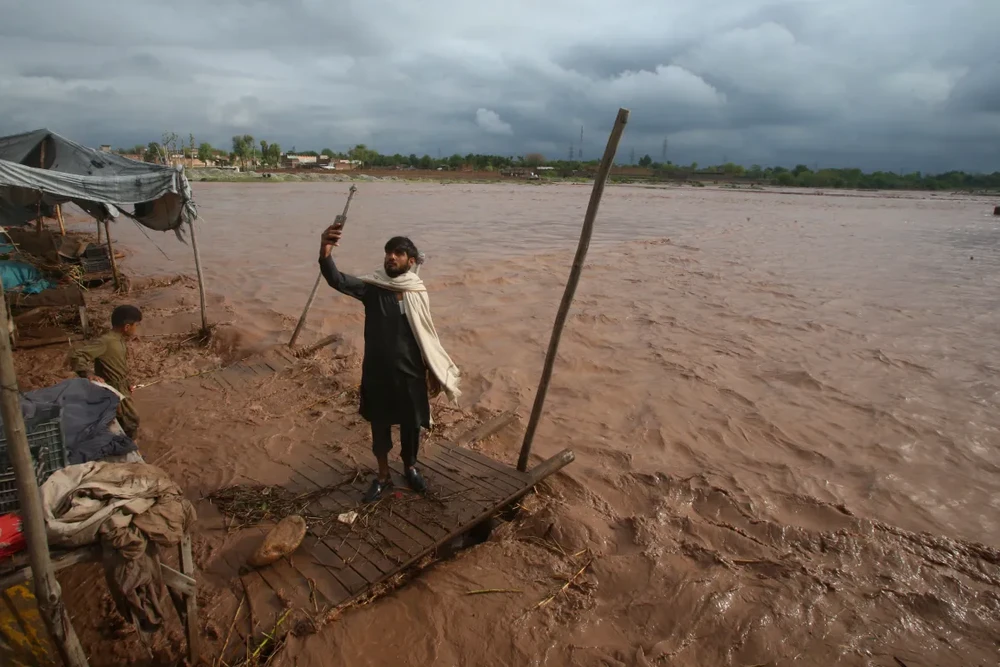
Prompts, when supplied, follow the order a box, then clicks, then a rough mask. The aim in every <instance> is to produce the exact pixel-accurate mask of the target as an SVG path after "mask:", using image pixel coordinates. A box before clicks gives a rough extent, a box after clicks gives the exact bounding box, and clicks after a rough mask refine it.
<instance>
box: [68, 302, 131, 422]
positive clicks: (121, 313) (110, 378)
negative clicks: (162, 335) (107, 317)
mask: <svg viewBox="0 0 1000 667" xmlns="http://www.w3.org/2000/svg"><path fill="white" fill-rule="evenodd" d="M141 321H142V311H140V310H139V309H138V308H136V307H135V306H118V307H117V308H115V309H114V311H112V313H111V331H109V332H108V333H106V334H104V335H103V336H101V337H99V338H96V339H94V340H92V341H90V342H89V343H87V344H85V345H83V346H81V347H78V348H76V349H75V350H72V351H71V352H70V355H69V363H70V367H71V368H72V369H73V370H74V371H75V372H76V374H77V375H79V376H80V377H82V378H90V379H94V380H99V381H103V382H105V383H106V384H108V385H110V386H112V387H114V388H115V389H116V390H118V392H119V393H121V394H122V395H123V396H125V397H126V398H124V399H123V400H122V401H121V403H119V404H118V423H119V424H120V425H121V427H122V430H123V431H125V435H127V436H128V437H130V438H132V439H133V440H135V436H136V433H137V432H138V430H139V415H138V413H137V412H136V411H135V405H133V403H132V398H131V396H132V386H131V385H130V384H129V369H128V348H127V346H126V344H125V343H126V341H127V340H128V339H129V338H133V337H134V336H135V335H136V332H137V331H138V329H139V322H141Z"/></svg>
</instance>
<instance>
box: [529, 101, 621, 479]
mask: <svg viewBox="0 0 1000 667" xmlns="http://www.w3.org/2000/svg"><path fill="white" fill-rule="evenodd" d="M628 115H629V111H628V109H619V110H618V117H617V118H616V119H615V125H614V127H613V128H611V136H610V137H608V145H607V147H606V148H605V149H604V157H603V158H602V159H601V165H600V167H598V169H597V176H596V177H595V178H594V190H593V192H591V194H590V204H589V205H588V206H587V214H586V216H584V218H583V230H582V231H581V232H580V244H579V245H578V246H577V248H576V257H574V258H573V268H572V269H571V270H570V272H569V280H568V281H567V282H566V291H565V292H563V297H562V302H561V303H560V304H559V311H558V312H557V313H556V322H555V325H554V326H553V327H552V337H551V338H550V339H549V350H548V352H546V354H545V364H544V366H543V367H542V379H541V381H540V382H539V383H538V391H537V392H536V393H535V405H534V407H532V409H531V418H530V419H529V420H528V429H527V430H526V431H525V433H524V442H523V443H522V444H521V456H520V457H519V458H518V459H517V469H518V470H520V471H521V472H524V471H525V470H527V469H528V455H529V454H530V453H531V441H532V440H534V438H535V431H536V430H537V429H538V420H539V419H540V418H541V416H542V406H543V405H544V404H545V394H546V393H547V392H548V390H549V380H551V379H552V366H553V365H554V364H555V361H556V350H558V349H559V339H560V338H561V337H562V330H563V327H564V326H566V318H567V316H568V315H569V307H570V305H571V304H572V303H573V295H574V294H575V293H576V285H577V283H579V282H580V273H581V272H582V271H583V261H584V259H586V257H587V249H588V248H589V247H590V236H591V234H592V233H593V231H594V220H595V219H596V218H597V209H598V207H599V206H600V205H601V195H603V194H604V185H605V182H606V181H607V180H608V174H609V173H610V171H611V165H613V164H614V161H615V153H616V152H617V151H618V142H619V141H621V138H622V132H624V131H625V124H626V123H628Z"/></svg>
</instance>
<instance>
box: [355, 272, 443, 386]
mask: <svg viewBox="0 0 1000 667" xmlns="http://www.w3.org/2000/svg"><path fill="white" fill-rule="evenodd" d="M358 279H359V280H361V281H362V282H365V283H368V284H369V285H375V286H377V287H382V288H383V289H387V290H389V291H392V292H402V294H403V303H404V304H405V307H406V319H407V321H408V322H409V323H410V329H412V330H413V336H414V337H415V338H416V339H417V344H418V345H419V346H420V351H421V353H422V354H423V356H424V363H426V364H427V367H428V368H429V369H430V371H431V372H432V373H434V377H436V378H437V380H438V383H440V385H441V388H442V389H443V390H444V393H445V395H446V396H447V397H448V400H450V401H454V402H457V401H458V397H459V396H461V395H462V392H461V391H459V388H458V381H459V371H458V366H456V365H455V363H454V362H453V361H452V360H451V357H449V356H448V353H447V352H445V350H444V347H443V346H442V345H441V341H440V339H439V338H438V335H437V330H436V329H435V328H434V320H433V319H431V302H430V299H428V297H427V288H426V287H425V286H424V281H423V280H422V279H421V278H420V276H418V275H417V274H416V272H415V271H414V270H410V271H407V272H406V273H404V274H403V275H401V276H396V277H395V278H390V277H389V275H388V274H387V273H386V272H385V270H384V269H377V270H376V271H375V272H374V273H370V274H367V275H364V276H358Z"/></svg>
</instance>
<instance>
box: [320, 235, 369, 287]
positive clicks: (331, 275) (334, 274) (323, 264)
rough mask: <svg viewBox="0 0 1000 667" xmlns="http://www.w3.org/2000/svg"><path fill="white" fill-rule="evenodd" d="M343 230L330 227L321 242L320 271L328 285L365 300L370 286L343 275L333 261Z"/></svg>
mask: <svg viewBox="0 0 1000 667" xmlns="http://www.w3.org/2000/svg"><path fill="white" fill-rule="evenodd" d="M340 235H341V228H340V227H339V226H338V225H333V226H331V227H329V228H328V229H327V230H326V231H325V232H323V236H322V238H321V240H320V247H319V270H320V273H322V274H323V277H324V278H325V279H326V283H327V284H328V285H329V286H330V287H332V288H333V289H335V290H337V291H338V292H340V293H342V294H346V295H347V296H353V297H354V298H355V299H363V298H364V296H365V292H367V291H368V284H367V283H365V282H362V281H361V280H358V279H357V278H356V277H354V276H350V275H347V274H346V273H341V272H340V270H339V269H338V268H337V265H336V264H335V263H334V261H333V248H334V246H336V245H338V244H339V243H340Z"/></svg>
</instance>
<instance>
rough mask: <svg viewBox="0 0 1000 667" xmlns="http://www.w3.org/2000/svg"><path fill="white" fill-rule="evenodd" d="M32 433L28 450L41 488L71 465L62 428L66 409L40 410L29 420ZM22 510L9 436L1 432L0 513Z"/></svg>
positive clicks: (25, 426)
mask: <svg viewBox="0 0 1000 667" xmlns="http://www.w3.org/2000/svg"><path fill="white" fill-rule="evenodd" d="M24 428H25V430H26V431H27V432H28V450H29V451H30V452H31V462H32V465H33V466H34V468H35V475H36V479H37V480H38V485H39V486H41V485H42V482H44V481H45V480H47V479H48V478H49V475H51V474H52V473H54V472H55V471H56V470H59V469H60V468H65V467H66V466H67V465H68V463H69V462H68V461H67V458H66V438H65V436H64V434H63V428H62V408H60V407H58V406H52V407H51V408H48V409H45V410H39V411H38V412H37V413H36V414H35V416H34V417H32V418H31V419H30V420H25V424H24ZM19 509H20V503H19V502H18V500H17V485H16V484H15V482H14V470H13V468H12V467H11V465H10V459H9V458H8V457H7V438H6V434H4V433H3V432H2V431H0V514H6V513H8V512H16V511H18V510H19Z"/></svg>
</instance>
